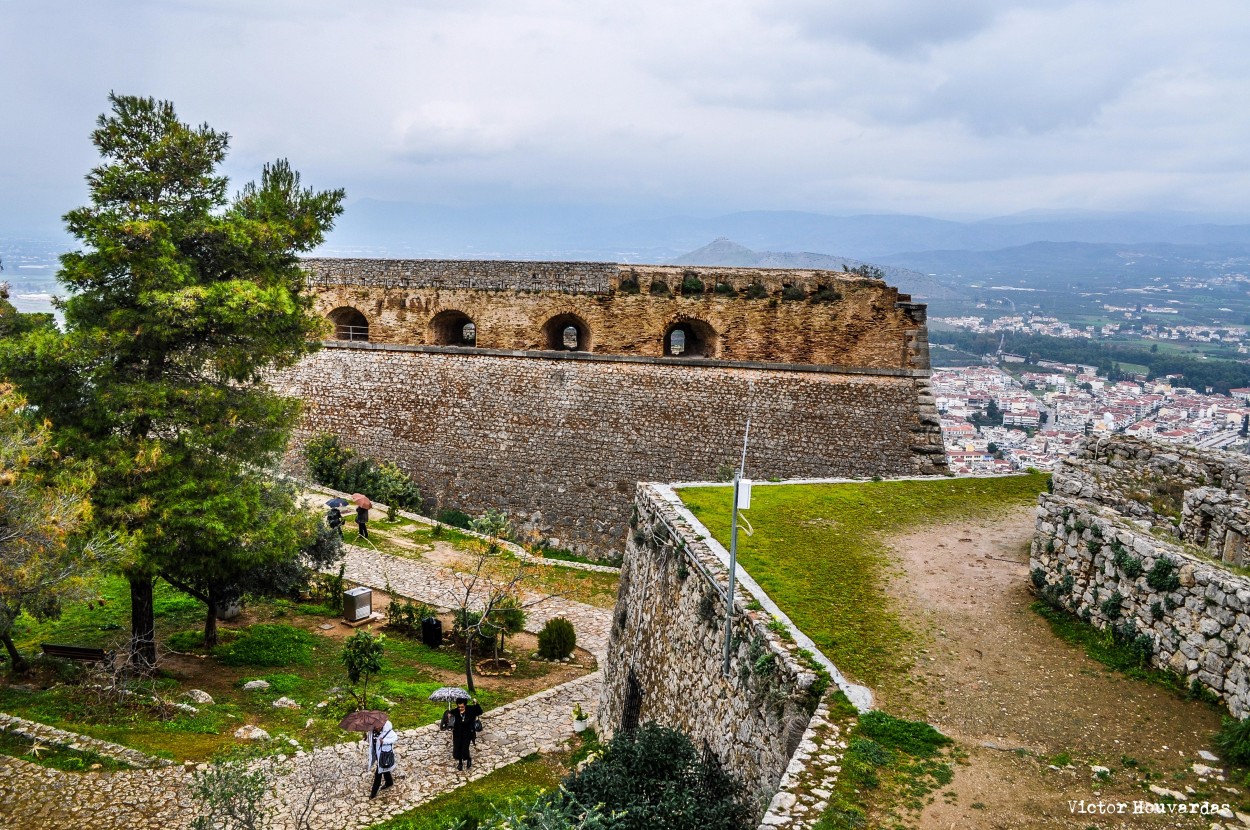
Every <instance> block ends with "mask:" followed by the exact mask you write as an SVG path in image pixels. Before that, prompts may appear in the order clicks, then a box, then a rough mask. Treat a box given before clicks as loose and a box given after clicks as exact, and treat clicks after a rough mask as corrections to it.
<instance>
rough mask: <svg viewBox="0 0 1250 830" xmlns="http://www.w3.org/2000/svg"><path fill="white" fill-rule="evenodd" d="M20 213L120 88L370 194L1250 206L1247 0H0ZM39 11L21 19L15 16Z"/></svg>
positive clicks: (59, 183) (254, 162)
mask: <svg viewBox="0 0 1250 830" xmlns="http://www.w3.org/2000/svg"><path fill="white" fill-rule="evenodd" d="M0 14H2V15H3V19H4V20H5V21H6V22H7V23H9V24H10V26H9V27H6V28H7V29H8V31H9V33H10V36H9V38H8V39H7V42H6V44H5V46H6V48H5V49H3V50H0V72H3V73H4V76H5V77H6V78H13V79H17V82H16V83H9V84H5V85H3V86H2V87H0V111H3V113H4V114H5V118H6V122H7V123H6V129H5V130H3V131H0V187H2V188H3V190H4V193H5V199H4V200H3V201H0V227H2V226H3V225H5V224H9V225H12V224H15V223H18V222H36V221H37V222H38V223H40V224H48V223H52V222H55V217H57V216H59V215H60V214H61V213H63V212H64V211H65V210H67V209H68V208H69V207H72V206H73V205H74V204H77V203H79V202H81V200H82V198H83V195H84V193H83V187H82V176H83V174H84V173H85V172H86V170H87V168H88V167H89V166H90V165H91V164H92V163H93V156H92V151H91V148H90V146H89V144H88V141H87V137H88V133H89V132H90V129H91V127H92V124H93V121H94V118H95V116H96V115H97V114H98V113H99V112H100V111H101V110H102V109H103V107H104V105H105V96H106V95H107V93H108V91H109V90H111V89H115V90H118V91H121V92H136V93H141V94H152V95H156V96H159V97H164V98H170V99H172V100H174V101H175V102H176V103H177V104H178V107H179V111H180V113H181V114H182V115H183V117H184V118H187V119H189V120H193V121H208V122H209V123H211V124H213V125H214V126H215V127H218V128H220V129H225V130H228V131H229V132H230V133H231V134H232V136H233V153H232V156H231V160H230V172H231V173H232V175H234V176H236V177H237V178H239V179H247V178H251V177H253V176H255V175H256V171H257V170H258V168H259V166H260V164H261V163H263V162H264V161H266V160H269V159H271V158H273V157H276V156H287V157H290V158H291V159H292V162H293V163H294V164H295V166H296V167H297V168H298V169H300V170H302V171H303V172H304V173H305V177H306V179H308V180H309V181H310V183H312V184H315V185H319V186H340V185H342V186H346V187H347V188H348V190H349V195H350V196H351V197H353V198H362V197H372V198H382V199H400V200H409V201H448V202H458V203H469V202H475V201H476V202H490V201H499V202H511V203H517V202H525V201H526V200H533V201H543V200H561V201H566V202H567V201H584V202H591V203H599V204H663V205H673V206H681V207H686V208H692V209H696V208H698V209H706V210H731V209H738V208H756V207H759V208H796V209H815V210H831V211H837V210H903V211H915V212H923V211H929V212H940V213H950V212H961V213H969V212H971V213H995V212H1008V211H1015V210H1021V209H1025V208H1029V207H1069V206H1071V207H1090V208H1105V209H1123V208H1155V207H1177V208H1194V209H1210V210H1243V209H1244V208H1243V205H1244V193H1245V192H1246V191H1247V189H1250V166H1248V165H1247V164H1246V158H1245V155H1246V150H1245V148H1244V137H1245V136H1246V135H1247V134H1248V133H1247V128H1248V127H1250V106H1247V105H1248V104H1250V101H1247V97H1248V95H1250V93H1248V91H1247V90H1250V84H1248V83H1247V78H1248V76H1250V58H1248V57H1247V55H1246V52H1245V50H1244V43H1246V42H1250V31H1248V29H1250V15H1246V14H1245V13H1244V6H1243V4H1242V2H1241V0H1198V2H1196V3H1191V4H1189V5H1187V6H1184V7H1182V6H1179V5H1177V4H1175V3H1174V2H1163V0H1104V1H1103V2H1080V3H1076V2H1071V3H1070V2H1046V1H1044V0H1001V2H991V0H952V2H950V3H943V4H938V3H933V2H931V0H882V1H881V2H877V3H865V2H862V0H860V2H857V3H850V2H844V1H843V0H834V1H833V2H830V0H821V2H817V0H738V2H734V3H729V4H726V3H724V2H723V1H722V0H718V2H712V0H687V2H683V3H681V4H673V3H669V2H662V0H639V2H637V3H634V4H629V5H624V4H615V5H610V6H608V5H603V6H600V5H598V4H585V3H575V2H572V0H519V2H513V3H503V2H500V0H472V2H451V0H437V1H435V0H428V2H419V3H408V2H400V0H371V1H370V2H362V3H357V4H352V5H350V6H349V5H345V4H342V3H338V2H330V0H298V2H297V0H272V1H271V2H266V3H254V2H244V0H211V1H210V0H195V1H193V0H181V2H168V0H166V2H156V0H149V1H148V2H139V1H138V0H118V2H114V3H110V4H82V3H72V2H68V1H67V0H46V2H43V3H40V4H30V3H22V2H18V0H0ZM14 33H18V34H14Z"/></svg>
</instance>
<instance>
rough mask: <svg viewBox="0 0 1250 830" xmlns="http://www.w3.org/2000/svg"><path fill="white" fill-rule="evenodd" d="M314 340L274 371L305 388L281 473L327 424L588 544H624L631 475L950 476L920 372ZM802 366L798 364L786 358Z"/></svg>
mask: <svg viewBox="0 0 1250 830" xmlns="http://www.w3.org/2000/svg"><path fill="white" fill-rule="evenodd" d="M550 354H551V356H549V357H540V356H534V355H532V354H527V355H525V356H509V355H505V354H485V353H444V352H426V351H410V350H404V349H400V348H394V349H391V348H378V347H373V348H348V347H344V348H326V349H322V350H321V351H320V352H318V353H316V354H314V355H312V356H311V357H309V358H307V359H306V360H304V361H303V362H301V363H300V364H299V365H298V366H296V367H294V368H292V369H290V370H287V371H285V372H282V373H281V374H279V375H277V376H275V377H273V378H272V379H271V383H272V385H273V386H274V387H275V388H276V389H277V390H278V391H280V392H283V393H285V394H289V395H293V396H298V397H301V398H302V399H303V401H304V413H303V418H302V420H301V423H300V425H299V427H298V429H297V431H296V434H295V440H294V442H293V445H292V450H291V453H290V455H289V457H288V464H289V468H290V469H291V470H293V471H295V470H298V469H299V468H300V466H301V464H302V458H301V456H300V448H301V447H302V445H303V443H304V442H305V441H307V440H308V439H309V438H311V437H313V436H315V435H317V434H319V433H323V432H332V433H335V434H337V435H339V436H340V437H341V438H342V439H343V442H344V443H345V444H346V445H347V446H349V447H351V448H352V449H354V450H356V451H357V452H360V453H363V454H365V455H368V456H372V457H374V458H377V459H383V460H390V461H394V462H396V463H397V464H399V466H400V467H401V468H403V469H404V470H405V471H406V472H408V473H409V474H410V475H412V476H413V478H414V479H415V480H416V481H417V483H418V485H419V486H420V488H421V492H422V494H423V496H425V497H426V498H427V499H428V500H429V501H430V502H432V503H433V504H434V505H436V506H438V507H454V508H457V509H460V510H463V511H465V512H466V513H469V514H474V515H476V514H481V513H482V512H484V511H485V510H486V509H487V508H496V509H501V510H504V511H506V512H507V513H508V514H509V516H510V518H511V520H512V521H513V523H514V525H516V526H518V527H520V528H521V529H522V530H524V531H526V532H529V533H531V534H533V535H534V536H537V537H547V538H549V539H551V540H553V544H554V546H555V547H567V548H572V549H573V550H575V551H577V552H579V553H585V554H589V555H591V556H611V557H613V558H615V557H617V556H619V555H620V552H621V549H622V547H623V543H624V540H625V537H626V534H627V529H628V528H627V523H628V519H629V513H630V503H631V500H632V496H633V492H634V487H635V484H636V483H637V482H638V481H690V480H699V479H714V478H716V477H717V476H718V475H719V474H720V471H721V470H722V469H727V468H731V467H733V466H736V465H737V463H738V459H739V454H740V452H741V442H742V432H743V428H744V426H745V422H746V419H747V416H748V415H750V416H752V418H753V420H752V426H751V446H750V449H749V452H748V457H747V465H748V467H749V468H750V469H751V470H753V471H754V472H755V474H756V476H757V477H758V478H761V479H763V478H803V477H811V476H832V477H857V478H870V477H872V476H875V475H880V476H899V475H903V476H906V475H925V474H934V473H941V472H945V470H946V466H945V455H944V449H943V446H942V438H941V432H940V428H939V426H938V419H937V414H936V409H935V408H934V406H933V399H932V396H931V395H929V386H928V378H927V376H921V375H913V374H911V373H908V372H903V371H899V370H895V371H894V372H892V373H891V372H881V373H871V372H865V373H863V374H844V373H839V372H834V371H825V370H820V369H816V368H813V369H811V370H801V369H803V368H804V367H790V368H791V370H789V371H776V370H773V369H769V368H742V367H728V366H718V365H714V364H713V365H688V364H680V363H668V362H665V361H663V360H644V359H641V358H635V359H633V361H631V362H620V361H621V359H620V358H617V359H616V360H615V361H611V360H608V359H606V358H605V359H597V358H596V357H595V356H585V357H581V358H578V359H568V358H561V356H560V353H550ZM796 369H799V370H801V371H796Z"/></svg>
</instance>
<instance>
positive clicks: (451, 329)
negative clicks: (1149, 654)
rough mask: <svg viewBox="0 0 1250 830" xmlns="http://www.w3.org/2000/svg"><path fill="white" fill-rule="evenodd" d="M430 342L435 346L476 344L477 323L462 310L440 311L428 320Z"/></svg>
mask: <svg viewBox="0 0 1250 830" xmlns="http://www.w3.org/2000/svg"><path fill="white" fill-rule="evenodd" d="M430 342H431V343H433V344H434V345H436V346H476V345H477V324H476V323H474V322H473V318H472V317H470V316H469V315H467V314H465V313H464V312H463V311H455V310H454V309H448V310H447V311H440V312H439V313H438V314H435V315H434V318H433V319H432V320H430Z"/></svg>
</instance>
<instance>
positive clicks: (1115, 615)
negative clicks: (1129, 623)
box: [1098, 591, 1124, 620]
mask: <svg viewBox="0 0 1250 830" xmlns="http://www.w3.org/2000/svg"><path fill="white" fill-rule="evenodd" d="M1123 603H1124V595H1123V594H1121V593H1120V592H1119V591H1115V592H1113V593H1112V594H1111V596H1109V597H1107V599H1106V600H1104V601H1103V603H1102V605H1100V606H1098V607H1099V609H1100V610H1101V611H1102V613H1103V616H1104V617H1106V618H1107V619H1109V620H1118V619H1119V618H1120V606H1121V605H1122V604H1123Z"/></svg>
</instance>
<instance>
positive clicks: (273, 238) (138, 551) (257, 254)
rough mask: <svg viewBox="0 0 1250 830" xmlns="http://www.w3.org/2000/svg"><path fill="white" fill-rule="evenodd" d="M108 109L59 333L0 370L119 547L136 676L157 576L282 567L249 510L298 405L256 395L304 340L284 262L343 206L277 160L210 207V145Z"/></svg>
mask: <svg viewBox="0 0 1250 830" xmlns="http://www.w3.org/2000/svg"><path fill="white" fill-rule="evenodd" d="M109 103H110V105H111V111H110V112H107V113H105V114H103V115H101V116H100V118H99V120H98V125H97V129H96V130H95V131H94V132H93V133H92V136H91V138H92V142H93V143H94V144H95V146H96V147H97V148H98V149H99V151H100V155H101V156H102V157H103V162H102V163H101V164H100V166H98V167H96V168H95V169H93V170H92V171H91V172H90V173H89V174H88V176H87V184H88V186H89V189H90V196H91V198H90V204H88V205H86V206H84V207H81V208H77V209H75V210H72V211H70V212H69V213H68V214H66V215H65V223H66V227H67V228H68V230H69V232H70V233H71V234H73V235H74V236H75V237H77V239H78V240H79V241H80V242H81V243H82V245H83V249H82V250H79V251H75V252H73V253H69V254H66V255H64V256H63V257H61V270H60V273H59V279H60V281H61V284H62V285H63V286H64V287H65V288H66V289H68V290H69V291H70V292H71V295H70V297H69V299H67V300H65V301H64V302H63V304H62V308H63V310H64V314H65V331H64V333H60V332H56V331H49V330H46V329H45V330H40V331H35V332H32V333H30V334H28V335H26V336H25V337H23V338H22V339H21V340H20V341H19V342H18V344H17V345H16V346H15V347H9V348H6V349H4V350H3V354H2V355H0V363H2V365H0V368H3V370H4V371H5V373H6V374H7V376H8V377H10V378H11V379H12V380H13V382H14V383H16V384H17V385H18V387H19V388H20V389H21V391H22V392H23V393H24V394H25V396H26V397H27V399H28V400H29V401H30V402H31V403H32V404H33V405H35V406H37V407H38V408H39V411H40V413H41V414H42V415H43V416H44V417H46V418H48V419H49V420H50V421H51V423H52V424H53V427H54V429H55V430H56V435H57V437H58V440H59V442H60V444H61V446H62V448H63V449H64V450H65V451H67V452H71V453H73V454H76V455H79V456H81V457H84V458H89V459H91V460H92V462H93V467H94V469H95V471H96V476H97V482H96V486H95V488H94V489H93V491H92V499H93V503H94V505H95V511H96V521H97V523H98V524H99V525H101V526H103V527H104V528H108V529H111V530H114V531H115V532H117V533H119V534H121V535H124V536H125V537H126V538H127V539H129V540H130V541H131V542H132V544H131V546H130V550H131V555H130V557H129V558H128V561H127V562H126V564H125V567H124V571H125V574H126V577H127V579H128V580H129V582H130V593H131V608H132V611H131V615H132V643H131V657H132V661H133V662H134V663H135V665H136V666H137V667H139V668H147V667H150V666H152V665H153V664H154V663H155V658H156V648H155V620H154V616H153V607H152V587H153V580H154V578H155V577H156V576H157V575H159V574H161V573H162V572H165V573H168V574H169V575H170V576H174V577H175V578H176V577H178V576H182V577H186V576H187V575H188V574H191V575H203V574H205V573H210V572H213V571H214V570H221V571H223V572H230V571H231V570H233V569H234V567H235V565H238V564H241V563H240V562H239V559H240V558H241V559H242V560H244V561H243V563H242V564H246V565H248V566H259V565H261V564H263V563H264V562H265V561H266V560H269V559H273V558H276V557H279V556H282V555H290V554H291V553H292V552H291V551H289V550H287V549H286V545H287V542H288V541H289V540H286V539H285V538H284V534H283V533H282V532H281V531H280V530H279V529H277V528H275V527H274V525H273V523H275V522H281V521H284V520H285V519H286V518H287V516H282V515H281V514H282V513H283V511H284V508H282V507H281V506H278V507H275V506H274V505H273V504H272V502H270V504H269V505H268V507H269V509H267V510H262V509H259V508H258V499H260V498H261V494H262V492H263V491H264V489H265V488H264V487H263V485H262V484H261V483H260V482H259V481H258V477H260V476H262V475H263V474H264V471H265V468H266V467H267V466H269V465H271V464H272V463H273V462H274V461H275V460H276V458H277V457H278V455H279V454H280V453H281V452H282V451H283V449H284V448H285V446H286V442H287V440H288V438H289V435H290V430H291V427H292V425H293V423H294V419H295V417H296V415H297V411H298V410H297V407H298V404H297V402H296V401H293V400H289V399H285V398H281V397H279V396H277V395H275V394H273V393H272V392H271V391H269V390H268V389H267V388H266V387H264V386H263V384H262V383H260V381H261V378H262V376H263V375H264V373H265V372H267V371H270V370H273V369H278V368H282V367H286V366H290V365H292V364H294V363H295V362H296V361H298V360H299V359H300V358H302V357H303V356H304V355H306V354H307V353H308V352H309V351H310V350H311V349H312V348H314V346H313V345H312V343H313V341H315V340H317V339H318V338H319V335H320V333H321V331H322V328H321V327H322V322H321V321H319V320H318V319H317V318H316V317H315V316H314V315H313V314H312V313H311V307H312V306H311V299H310V297H309V296H308V295H307V293H305V292H303V291H302V289H303V287H304V275H303V273H302V272H301V270H300V267H299V264H298V259H297V255H298V254H299V253H301V252H306V251H308V250H311V249H312V248H313V247H315V246H316V245H317V244H319V243H320V242H321V241H322V239H323V237H324V234H325V233H326V231H327V230H329V229H330V227H332V225H333V222H334V219H335V217H337V216H338V215H339V214H340V213H341V212H342V200H343V191H341V190H333V191H322V192H314V191H312V190H311V189H303V188H301V186H300V178H299V174H298V173H296V172H295V171H293V170H292V169H291V167H290V165H289V164H288V163H287V162H286V161H285V160H279V161H276V162H274V163H272V164H269V165H266V166H265V168H264V171H263V173H262V175H261V180H260V183H259V184H248V185H246V186H244V187H243V188H242V190H241V191H240V192H239V193H238V194H237V195H235V196H234V197H233V198H228V197H227V187H228V183H227V180H226V178H225V177H224V176H222V175H220V174H219V172H218V168H219V167H220V165H221V163H222V161H223V160H224V158H225V156H226V150H227V146H228V141H229V137H228V136H227V135H226V134H225V133H222V132H218V131H216V130H213V129H211V128H210V127H209V126H208V125H206V124H205V125H201V126H199V127H192V126H190V125H188V124H184V123H182V122H181V121H179V120H178V117H177V115H176V113H175V112H174V107H173V105H172V104H171V103H169V102H165V101H160V102H158V101H156V100H154V99H152V98H140V97H134V96H126V95H116V94H114V95H110V96H109ZM291 507H292V508H293V506H291ZM212 612H213V609H211V608H210V610H209V613H210V614H211V613H212ZM206 627H207V625H206Z"/></svg>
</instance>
